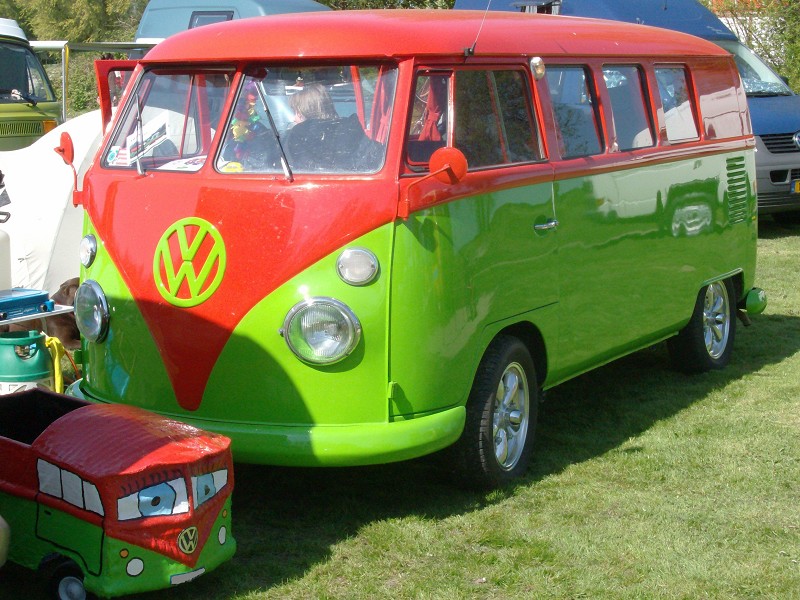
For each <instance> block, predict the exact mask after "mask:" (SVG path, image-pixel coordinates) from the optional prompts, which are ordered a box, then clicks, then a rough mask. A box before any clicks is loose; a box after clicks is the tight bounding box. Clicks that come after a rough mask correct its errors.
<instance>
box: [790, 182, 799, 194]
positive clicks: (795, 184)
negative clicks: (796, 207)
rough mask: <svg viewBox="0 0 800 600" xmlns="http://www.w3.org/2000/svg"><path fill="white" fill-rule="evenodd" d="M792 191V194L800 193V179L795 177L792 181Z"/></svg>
mask: <svg viewBox="0 0 800 600" xmlns="http://www.w3.org/2000/svg"><path fill="white" fill-rule="evenodd" d="M792 193H793V194H800V179H795V180H794V181H793V182H792Z"/></svg>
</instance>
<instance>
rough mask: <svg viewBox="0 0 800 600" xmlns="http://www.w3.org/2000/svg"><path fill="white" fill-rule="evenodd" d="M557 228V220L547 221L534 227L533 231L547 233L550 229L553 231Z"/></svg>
mask: <svg viewBox="0 0 800 600" xmlns="http://www.w3.org/2000/svg"><path fill="white" fill-rule="evenodd" d="M556 227H558V219H547V221H546V222H544V223H539V224H538V225H534V226H533V229H534V231H548V230H550V229H555V228H556Z"/></svg>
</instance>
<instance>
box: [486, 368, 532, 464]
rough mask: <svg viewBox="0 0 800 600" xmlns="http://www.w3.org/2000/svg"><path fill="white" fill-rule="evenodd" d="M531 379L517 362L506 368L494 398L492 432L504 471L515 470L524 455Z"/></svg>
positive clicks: (498, 457) (495, 452) (496, 451)
mask: <svg viewBox="0 0 800 600" xmlns="http://www.w3.org/2000/svg"><path fill="white" fill-rule="evenodd" d="M529 399H530V395H529V393H528V380H527V378H526V377H525V371H524V370H523V369H522V367H521V366H520V365H519V364H518V363H511V364H510V365H508V366H507V367H506V370H505V371H504V372H503V376H502V377H501V378H500V382H499V384H498V385H497V392H496V394H495V401H494V414H493V421H492V435H493V437H494V455H495V458H496V459H497V464H498V465H499V466H500V468H501V469H503V470H504V471H509V470H511V469H513V468H514V467H515V466H516V465H517V463H518V462H519V459H520V456H522V450H523V448H524V447H525V437H526V436H527V434H528V416H529V410H528V406H529Z"/></svg>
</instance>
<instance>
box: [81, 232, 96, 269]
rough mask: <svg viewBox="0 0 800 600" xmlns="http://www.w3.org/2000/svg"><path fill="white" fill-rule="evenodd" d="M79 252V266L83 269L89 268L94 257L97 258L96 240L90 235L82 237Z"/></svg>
mask: <svg viewBox="0 0 800 600" xmlns="http://www.w3.org/2000/svg"><path fill="white" fill-rule="evenodd" d="M79 252H80V258H81V264H82V265H83V266H84V267H89V266H91V264H92V263H93V262H94V258H95V256H97V238H96V237H94V236H93V235H92V234H89V235H86V236H84V237H83V239H82V240H81V245H80V250H79Z"/></svg>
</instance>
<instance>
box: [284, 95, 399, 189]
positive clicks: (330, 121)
mask: <svg viewBox="0 0 800 600" xmlns="http://www.w3.org/2000/svg"><path fill="white" fill-rule="evenodd" d="M289 106H290V107H291V108H292V109H293V110H294V113H295V119H294V120H295V125H294V127H292V128H291V129H290V130H289V131H288V133H287V135H286V152H287V154H288V157H289V164H290V166H291V167H292V169H293V170H296V171H301V172H302V171H318V172H320V171H321V172H329V173H340V172H371V171H375V170H377V169H378V168H379V167H380V164H381V161H382V160H383V146H382V145H381V144H380V143H378V142H375V141H373V140H371V139H369V137H367V135H366V134H365V133H364V129H363V128H362V126H361V123H360V122H359V120H358V117H357V116H356V115H355V114H353V115H350V116H349V117H344V118H342V117H340V116H339V115H338V113H337V112H336V107H335V106H334V103H333V100H332V99H331V96H330V94H329V93H328V90H327V89H326V88H325V86H323V85H321V84H318V83H315V84H311V85H307V86H304V88H303V89H302V90H301V91H299V92H297V93H296V94H293V95H292V96H291V97H290V98H289Z"/></svg>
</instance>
